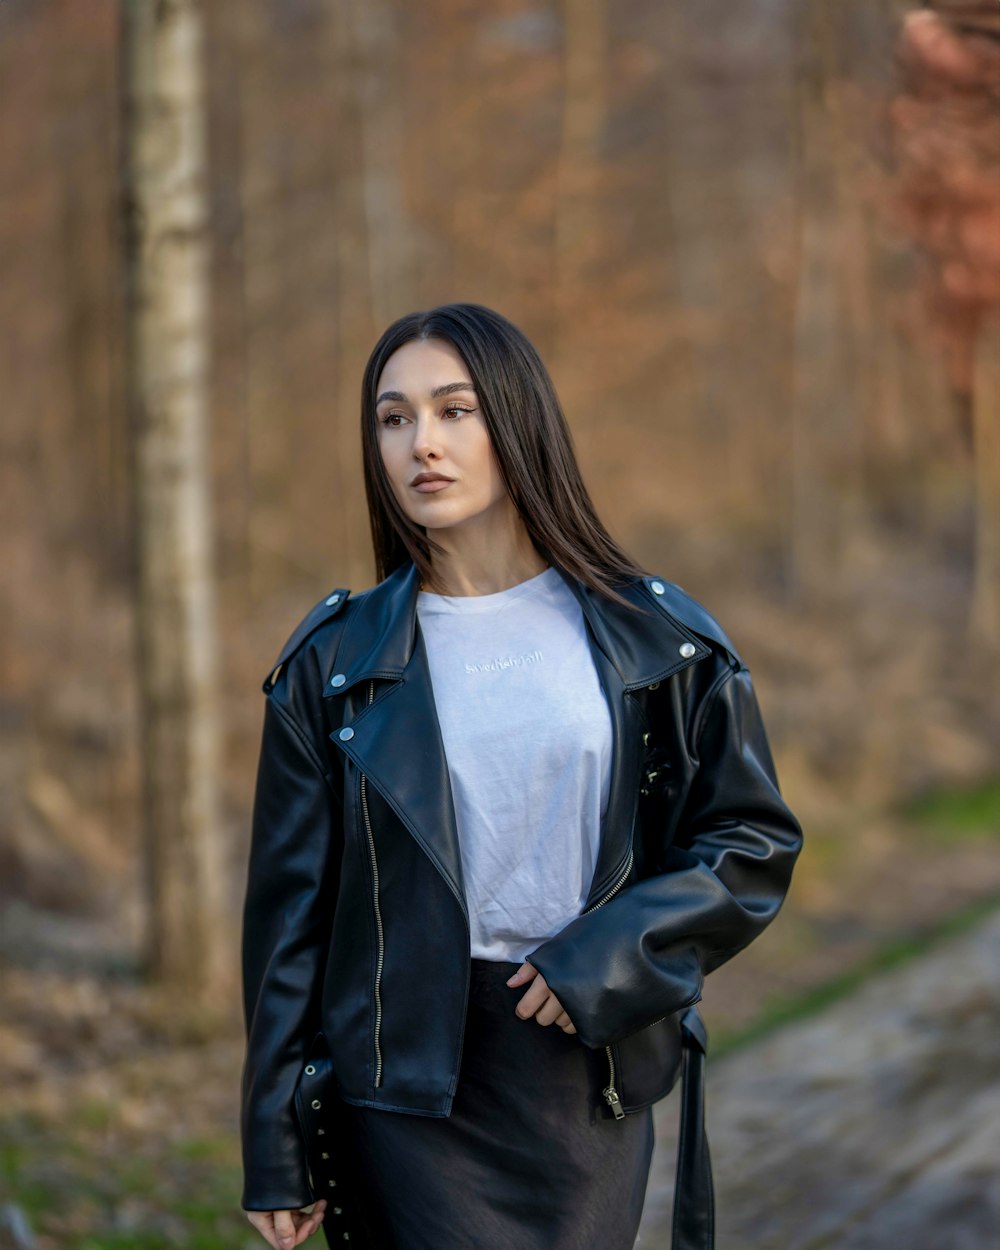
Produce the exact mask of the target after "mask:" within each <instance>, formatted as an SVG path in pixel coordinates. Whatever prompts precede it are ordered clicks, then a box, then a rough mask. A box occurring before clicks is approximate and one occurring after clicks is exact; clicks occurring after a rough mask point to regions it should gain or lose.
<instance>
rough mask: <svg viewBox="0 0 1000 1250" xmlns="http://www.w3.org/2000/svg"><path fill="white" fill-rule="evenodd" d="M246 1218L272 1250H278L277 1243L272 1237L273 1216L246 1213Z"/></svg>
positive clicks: (262, 1213) (270, 1214) (263, 1213)
mask: <svg viewBox="0 0 1000 1250" xmlns="http://www.w3.org/2000/svg"><path fill="white" fill-rule="evenodd" d="M246 1216H247V1219H248V1220H249V1221H250V1223H251V1224H252V1225H253V1226H254V1228H256V1230H257V1232H258V1233H260V1235H261V1236H262V1237H263V1238H264V1240H265V1241H266V1242H267V1244H268V1245H269V1246H270V1247H271V1248H272V1250H278V1242H277V1239H276V1237H275V1235H274V1215H273V1214H272V1212H270V1211H248V1212H247V1213H246Z"/></svg>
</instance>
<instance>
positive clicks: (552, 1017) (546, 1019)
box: [507, 963, 576, 1033]
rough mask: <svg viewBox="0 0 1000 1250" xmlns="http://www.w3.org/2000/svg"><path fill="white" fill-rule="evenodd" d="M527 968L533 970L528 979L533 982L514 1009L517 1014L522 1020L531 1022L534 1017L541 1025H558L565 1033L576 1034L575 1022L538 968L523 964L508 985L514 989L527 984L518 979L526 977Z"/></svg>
mask: <svg viewBox="0 0 1000 1250" xmlns="http://www.w3.org/2000/svg"><path fill="white" fill-rule="evenodd" d="M526 968H529V969H531V974H530V977H528V978H527V979H529V980H530V981H531V984H530V985H529V987H528V989H527V990H526V991H525V993H524V994H522V995H521V998H520V1000H519V1001H518V1004H517V1006H516V1007H515V1008H514V1011H515V1013H516V1014H517V1015H518V1016H519V1017H520V1018H521V1019H522V1020H530V1019H531V1017H532V1016H534V1017H535V1019H536V1020H537V1021H538V1023H539V1024H541V1025H545V1026H547V1025H550V1024H558V1025H559V1027H560V1028H561V1029H562V1030H563V1032H564V1033H575V1032H576V1028H575V1027H574V1025H573V1021H572V1020H571V1019H570V1018H569V1015H568V1014H567V1012H566V1011H565V1010H564V1009H563V1005H562V1003H561V1002H560V1001H559V999H558V998H556V996H555V994H553V993H552V991H551V990H550V989H549V987H548V983H547V982H546V980H545V978H544V977H543V976H542V974H541V973H540V972H539V971H538V969H537V968H533V967H532V966H531V964H528V963H525V964H522V965H521V967H520V968H518V970H517V972H515V973H514V975H513V976H512V977H511V978H510V979H509V980H508V982H507V984H508V985H510V986H512V987H515V986H516V985H518V984H521V985H523V984H524V983H525V982H524V981H523V980H522V981H519V980H518V978H519V977H521V976H522V975H524V970H525V969H526Z"/></svg>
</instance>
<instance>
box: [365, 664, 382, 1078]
mask: <svg viewBox="0 0 1000 1250" xmlns="http://www.w3.org/2000/svg"><path fill="white" fill-rule="evenodd" d="M374 698H375V683H374V682H373V681H370V682H369V683H368V703H369V705H370V704H371V702H372V700H373V699H374ZM366 780H367V779H366V777H365V775H364V773H362V774H361V813H362V815H363V817H364V821H365V832H366V833H367V834H368V850H369V851H370V853H371V857H372V887H373V899H374V903H375V931H376V935H377V938H378V957H377V959H376V961H375V1085H376V1087H377V1086H379V1085H381V1084H382V1044H381V1031H382V965H383V963H384V961H385V935H384V933H383V929H382V912H381V911H380V910H379V901H378V889H379V885H378V860H377V859H376V857H375V835H374V833H373V832H372V822H371V817H370V816H369V815H368V791H367V788H366Z"/></svg>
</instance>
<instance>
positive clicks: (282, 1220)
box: [274, 1211, 296, 1250]
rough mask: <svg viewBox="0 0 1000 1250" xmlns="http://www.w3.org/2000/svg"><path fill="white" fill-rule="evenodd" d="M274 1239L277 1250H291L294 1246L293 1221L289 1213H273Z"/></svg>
mask: <svg viewBox="0 0 1000 1250" xmlns="http://www.w3.org/2000/svg"><path fill="white" fill-rule="evenodd" d="M274 1237H275V1245H276V1246H277V1247H278V1250H292V1248H293V1247H294V1246H295V1244H296V1241H295V1220H294V1219H293V1218H292V1212H291V1211H275V1213H274Z"/></svg>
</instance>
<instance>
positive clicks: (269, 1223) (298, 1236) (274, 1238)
mask: <svg viewBox="0 0 1000 1250" xmlns="http://www.w3.org/2000/svg"><path fill="white" fill-rule="evenodd" d="M325 1210H326V1199H325V1198H320V1199H319V1200H318V1201H317V1202H314V1203H313V1204H312V1206H311V1207H310V1208H309V1210H308V1211H307V1210H305V1209H304V1208H303V1210H301V1211H247V1212H246V1217H247V1219H248V1220H249V1221H250V1223H251V1224H252V1225H253V1226H254V1228H256V1230H257V1231H258V1232H259V1233H260V1235H261V1236H262V1237H263V1238H264V1240H265V1241H266V1242H267V1244H268V1245H269V1246H271V1247H272V1250H292V1247H293V1246H301V1245H302V1243H303V1242H304V1241H305V1239H306V1238H307V1237H311V1236H312V1235H313V1233H314V1232H316V1230H317V1229H318V1228H319V1226H320V1224H322V1223H323V1212H324V1211H325Z"/></svg>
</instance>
